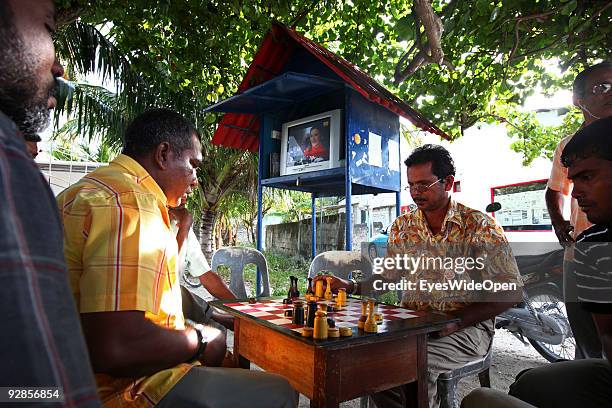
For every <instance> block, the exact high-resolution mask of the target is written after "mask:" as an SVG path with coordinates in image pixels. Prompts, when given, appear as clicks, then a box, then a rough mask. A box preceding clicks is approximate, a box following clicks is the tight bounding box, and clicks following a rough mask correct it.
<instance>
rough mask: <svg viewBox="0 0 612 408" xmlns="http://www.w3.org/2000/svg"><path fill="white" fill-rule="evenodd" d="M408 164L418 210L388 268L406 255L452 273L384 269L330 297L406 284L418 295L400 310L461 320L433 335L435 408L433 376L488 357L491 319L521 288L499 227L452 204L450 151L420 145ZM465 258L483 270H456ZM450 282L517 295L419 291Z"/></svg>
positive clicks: (396, 226) (399, 229) (394, 234)
mask: <svg viewBox="0 0 612 408" xmlns="http://www.w3.org/2000/svg"><path fill="white" fill-rule="evenodd" d="M405 163H406V166H407V167H408V185H409V187H408V188H409V189H410V194H411V196H412V198H413V200H414V202H415V204H416V205H417V209H416V210H413V211H411V212H409V213H407V214H404V215H401V216H400V217H399V218H397V219H396V220H395V222H394V223H393V226H392V227H391V230H390V234H389V244H388V246H387V254H386V257H385V261H387V260H389V259H397V258H398V256H403V255H407V256H409V257H410V259H414V260H418V259H421V260H422V261H423V262H424V260H425V259H427V258H430V259H439V260H442V259H443V258H446V259H451V260H454V262H455V264H454V266H451V267H447V266H446V265H444V266H441V265H442V262H439V263H436V262H432V264H434V266H433V267H425V268H423V267H419V268H414V269H412V270H408V269H410V268H408V269H406V265H404V266H403V267H402V266H397V263H396V264H395V265H394V266H392V267H390V266H389V265H388V264H387V263H386V262H383V264H385V267H384V271H383V273H382V274H381V275H379V274H374V275H373V276H372V278H371V279H370V280H368V281H365V282H359V283H357V282H354V281H352V282H350V281H346V280H343V279H338V278H334V280H333V281H332V290H333V289H336V290H337V289H338V288H340V287H345V288H347V291H349V292H352V293H354V294H357V293H363V292H368V291H370V289H371V288H372V287H373V284H374V282H375V281H377V280H378V281H384V282H393V283H397V282H398V281H399V280H401V279H403V280H406V281H409V282H415V283H416V284H417V285H416V289H409V290H405V291H404V296H403V299H402V306H404V307H407V308H410V309H414V310H433V311H442V312H446V313H449V314H451V315H453V316H455V317H457V318H459V322H458V323H454V324H452V325H449V326H447V327H446V328H445V329H443V330H442V331H440V332H439V333H438V336H437V337H438V338H435V339H430V340H429V343H428V349H427V361H428V367H427V371H428V393H429V405H430V407H437V406H439V404H440V398H439V396H438V395H437V380H438V376H439V375H440V374H441V373H443V372H447V371H450V370H453V369H455V368H459V367H462V366H464V365H465V364H467V363H470V362H472V361H474V360H477V359H479V358H482V357H483V356H484V355H486V353H487V351H488V350H489V348H490V347H491V343H492V340H493V334H494V332H495V327H494V319H495V316H496V315H498V314H499V313H501V312H503V311H504V310H506V309H508V308H509V307H511V306H512V305H513V304H515V303H517V301H519V300H520V298H521V295H520V289H519V288H518V287H519V286H521V283H520V278H519V274H518V269H517V266H516V262H515V261H514V257H513V256H512V251H511V250H510V248H509V246H508V242H507V240H506V238H505V236H504V233H503V230H502V229H501V227H500V226H499V225H498V224H497V223H496V222H495V221H494V220H493V219H492V218H491V217H489V216H487V215H486V214H483V213H482V212H480V211H477V210H474V209H471V208H469V207H466V206H464V205H462V204H460V203H457V202H456V201H454V200H453V199H452V198H451V197H450V190H451V189H452V187H453V181H454V175H455V167H454V163H453V159H452V158H451V156H450V154H449V153H448V151H446V149H444V148H443V147H442V146H437V145H425V146H422V147H420V148H418V149H416V150H415V151H414V152H413V153H412V154H411V155H410V157H408V159H406V162H405ZM425 254H426V256H425ZM468 258H471V259H474V260H476V259H481V260H482V265H483V267H482V268H480V267H476V263H474V264H473V265H472V267H471V268H468V267H467V263H465V264H464V263H462V264H461V265H462V266H461V268H458V265H459V263H457V260H458V259H464V260H467V259H468ZM446 259H445V260H444V264H446ZM466 262H467V261H466ZM421 265H423V264H421ZM470 269H471V270H470ZM464 272H467V273H464ZM454 279H463V280H466V281H469V280H472V281H476V282H478V281H480V282H483V281H485V280H490V281H494V282H496V283H500V284H502V283H504V284H514V285H515V289H514V290H512V289H511V290H508V291H504V292H501V293H496V294H491V293H487V292H486V291H479V292H475V291H469V290H448V289H446V290H443V289H440V290H438V289H433V290H428V289H425V290H423V289H422V288H419V286H418V282H419V281H426V282H429V283H439V284H444V283H446V282H449V281H451V280H454ZM374 287H375V286H374ZM508 287H510V288H512V286H508ZM372 398H373V399H374V401H375V402H376V404H377V406H380V407H385V408H386V407H396V406H397V407H400V406H404V405H403V404H404V403H405V401H406V391H405V388H404V387H397V388H394V389H391V390H388V391H383V392H381V393H378V394H375V395H373V397H372Z"/></svg>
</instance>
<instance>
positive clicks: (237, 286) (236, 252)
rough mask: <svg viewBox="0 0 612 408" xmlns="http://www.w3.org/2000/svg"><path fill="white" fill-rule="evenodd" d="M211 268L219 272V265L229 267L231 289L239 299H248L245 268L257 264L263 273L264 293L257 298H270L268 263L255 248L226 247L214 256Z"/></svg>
mask: <svg viewBox="0 0 612 408" xmlns="http://www.w3.org/2000/svg"><path fill="white" fill-rule="evenodd" d="M211 264H212V265H211V268H212V270H213V271H214V272H217V269H218V268H219V265H227V266H228V267H229V268H230V271H231V278H230V279H231V280H230V289H231V290H232V292H234V294H235V295H236V296H237V297H238V298H239V299H246V298H247V297H248V296H247V293H246V287H245V285H244V267H245V265H247V264H255V266H257V267H258V268H259V272H260V273H261V283H262V291H261V293H258V294H257V295H256V296H258V297H259V296H264V297H265V296H270V278H269V276H268V262H267V261H266V257H265V256H263V254H262V253H261V252H259V251H258V250H256V249H254V248H245V247H226V248H220V249H218V250H217V251H216V252H215V253H214V254H213V256H212V262H211Z"/></svg>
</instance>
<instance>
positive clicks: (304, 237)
mask: <svg viewBox="0 0 612 408" xmlns="http://www.w3.org/2000/svg"><path fill="white" fill-rule="evenodd" d="M311 225H312V224H311V220H310V219H306V220H302V221H300V222H290V223H285V224H276V225H268V226H266V231H265V246H266V249H272V250H275V251H278V252H281V253H285V254H287V255H290V256H300V257H302V258H305V259H310V256H311V248H312V239H311V238H312V237H311ZM344 226H345V216H344V213H341V214H334V215H328V216H324V217H323V222H321V218H320V217H317V253H321V252H325V251H333V250H344V237H345V229H344ZM367 240H368V228H367V225H366V224H356V225H354V226H353V249H355V250H359V248H360V247H361V245H360V244H361V242H364V241H367Z"/></svg>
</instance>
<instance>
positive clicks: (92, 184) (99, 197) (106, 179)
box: [57, 165, 150, 208]
mask: <svg viewBox="0 0 612 408" xmlns="http://www.w3.org/2000/svg"><path fill="white" fill-rule="evenodd" d="M142 194H150V193H149V192H147V191H146V189H144V188H143V187H142V186H141V185H140V184H139V183H137V182H136V180H135V179H134V177H133V176H131V175H130V174H126V173H125V172H123V171H122V170H121V168H120V167H118V166H113V165H108V166H103V167H98V168H97V169H96V170H94V171H92V172H91V173H89V174H87V175H85V176H83V177H82V178H81V179H80V180H79V181H77V182H76V183H75V184H73V185H72V186H70V187H68V188H67V189H66V190H64V191H63V192H62V193H61V194H60V195H59V196H58V198H57V201H58V204H60V208H62V207H63V205H65V204H66V203H68V202H71V201H73V200H74V198H76V197H77V196H79V198H80V199H81V200H83V201H87V202H90V203H94V202H98V201H102V202H105V201H108V200H115V199H116V197H118V196H121V198H122V200H121V201H122V202H123V203H124V204H125V203H127V202H126V199H128V200H129V197H134V196H136V195H142Z"/></svg>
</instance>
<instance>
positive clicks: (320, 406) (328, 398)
mask: <svg viewBox="0 0 612 408" xmlns="http://www.w3.org/2000/svg"><path fill="white" fill-rule="evenodd" d="M339 364H340V362H339V361H338V358H337V354H336V353H333V352H330V353H328V352H327V351H325V350H323V349H317V350H316V351H315V361H314V395H313V396H312V399H311V400H310V407H311V408H338V407H339V406H340V401H338V393H339V381H338V380H339V379H338V375H339V373H340V370H339V367H338V365H339Z"/></svg>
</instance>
